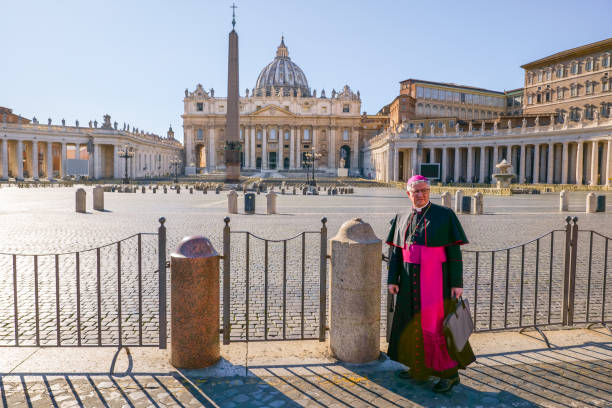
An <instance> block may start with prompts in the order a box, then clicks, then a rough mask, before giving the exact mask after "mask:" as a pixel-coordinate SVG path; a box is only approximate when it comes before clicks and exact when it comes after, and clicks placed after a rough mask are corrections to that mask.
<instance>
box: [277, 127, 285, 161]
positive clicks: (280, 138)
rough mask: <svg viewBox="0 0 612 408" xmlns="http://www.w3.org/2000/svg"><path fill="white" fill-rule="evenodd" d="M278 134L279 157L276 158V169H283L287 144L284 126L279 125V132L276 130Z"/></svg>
mask: <svg viewBox="0 0 612 408" xmlns="http://www.w3.org/2000/svg"><path fill="white" fill-rule="evenodd" d="M276 134H277V136H278V146H277V148H278V153H277V155H278V157H277V158H276V170H282V169H283V167H284V166H283V146H284V144H285V135H284V132H283V128H282V127H278V128H277V132H276Z"/></svg>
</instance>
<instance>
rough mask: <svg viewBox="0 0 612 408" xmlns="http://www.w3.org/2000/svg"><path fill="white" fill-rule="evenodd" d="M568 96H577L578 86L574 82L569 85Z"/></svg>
mask: <svg viewBox="0 0 612 408" xmlns="http://www.w3.org/2000/svg"><path fill="white" fill-rule="evenodd" d="M570 96H578V87H577V86H576V84H571V85H570Z"/></svg>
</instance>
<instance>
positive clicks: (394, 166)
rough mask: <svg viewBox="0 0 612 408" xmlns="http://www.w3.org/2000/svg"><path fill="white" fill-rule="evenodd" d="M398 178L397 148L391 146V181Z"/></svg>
mask: <svg viewBox="0 0 612 408" xmlns="http://www.w3.org/2000/svg"><path fill="white" fill-rule="evenodd" d="M397 180H399V149H398V148H397V146H395V147H394V148H393V181H397Z"/></svg>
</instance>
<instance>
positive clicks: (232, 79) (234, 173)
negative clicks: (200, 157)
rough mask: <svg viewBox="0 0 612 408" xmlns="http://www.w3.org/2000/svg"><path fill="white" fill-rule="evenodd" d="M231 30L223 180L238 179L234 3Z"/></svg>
mask: <svg viewBox="0 0 612 408" xmlns="http://www.w3.org/2000/svg"><path fill="white" fill-rule="evenodd" d="M231 7H232V31H231V32H230V33H229V56H228V67H227V115H226V116H225V120H226V122H225V172H226V173H225V182H227V183H237V182H239V181H240V134H239V129H240V127H239V124H240V112H239V110H238V107H239V105H238V104H239V99H238V98H239V95H238V34H237V33H236V30H234V28H235V26H236V13H235V12H236V5H235V4H234V5H232V6H231Z"/></svg>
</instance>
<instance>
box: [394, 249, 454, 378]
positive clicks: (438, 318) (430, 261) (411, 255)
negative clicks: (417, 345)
mask: <svg viewBox="0 0 612 408" xmlns="http://www.w3.org/2000/svg"><path fill="white" fill-rule="evenodd" d="M402 255H403V257H404V262H408V263H412V264H419V265H420V266H421V267H420V276H421V326H422V328H423V349H424V350H423V351H424V352H425V365H426V366H427V367H429V368H432V369H434V370H436V371H444V370H448V369H449V368H453V367H455V366H456V365H457V362H456V361H454V360H452V359H451V358H450V356H449V355H448V349H447V348H446V339H445V338H444V333H443V327H442V322H443V321H444V295H443V294H442V263H443V262H446V253H445V251H444V247H427V246H424V245H416V244H413V245H410V247H409V248H408V249H406V248H403V249H402Z"/></svg>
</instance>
